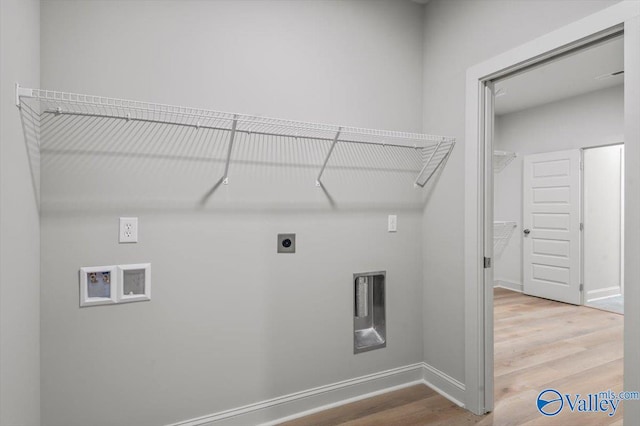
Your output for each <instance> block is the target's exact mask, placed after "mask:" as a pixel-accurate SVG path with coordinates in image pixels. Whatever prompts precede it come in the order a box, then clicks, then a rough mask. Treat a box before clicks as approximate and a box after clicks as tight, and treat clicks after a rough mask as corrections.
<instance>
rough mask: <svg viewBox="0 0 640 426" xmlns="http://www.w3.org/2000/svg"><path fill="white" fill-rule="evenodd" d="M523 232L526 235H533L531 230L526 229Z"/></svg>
mask: <svg viewBox="0 0 640 426" xmlns="http://www.w3.org/2000/svg"><path fill="white" fill-rule="evenodd" d="M522 232H524V235H529V234H530V233H531V230H530V229H525V230H524V231H522Z"/></svg>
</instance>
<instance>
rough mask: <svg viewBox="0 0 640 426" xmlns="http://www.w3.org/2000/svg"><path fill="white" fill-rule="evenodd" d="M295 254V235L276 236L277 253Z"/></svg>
mask: <svg viewBox="0 0 640 426" xmlns="http://www.w3.org/2000/svg"><path fill="white" fill-rule="evenodd" d="M295 252H296V234H278V253H295Z"/></svg>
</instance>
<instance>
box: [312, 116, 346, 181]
mask: <svg viewBox="0 0 640 426" xmlns="http://www.w3.org/2000/svg"><path fill="white" fill-rule="evenodd" d="M341 130H342V128H339V129H338V131H337V132H336V135H335V137H334V138H333V143H332V144H331V148H329V152H327V157H326V158H325V159H324V163H323V164H322V168H321V169H320V173H318V177H317V178H316V186H320V178H321V177H322V174H323V173H324V169H325V168H326V167H327V163H328V162H329V157H331V153H333V149H334V148H335V147H336V144H337V143H338V138H339V137H340V131H341Z"/></svg>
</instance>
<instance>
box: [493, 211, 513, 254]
mask: <svg viewBox="0 0 640 426" xmlns="http://www.w3.org/2000/svg"><path fill="white" fill-rule="evenodd" d="M517 226H518V224H517V222H511V221H499V220H496V221H494V222H493V250H494V252H496V254H497V255H499V254H502V251H503V250H504V248H505V247H506V245H507V243H508V242H509V239H510V238H511V235H513V231H514V230H515V229H516V227H517Z"/></svg>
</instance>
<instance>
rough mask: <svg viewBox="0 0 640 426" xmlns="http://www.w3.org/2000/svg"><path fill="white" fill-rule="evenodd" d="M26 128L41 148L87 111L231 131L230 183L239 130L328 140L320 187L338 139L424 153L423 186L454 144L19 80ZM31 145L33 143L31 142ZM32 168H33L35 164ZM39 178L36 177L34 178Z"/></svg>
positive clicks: (418, 180)
mask: <svg viewBox="0 0 640 426" xmlns="http://www.w3.org/2000/svg"><path fill="white" fill-rule="evenodd" d="M25 105H26V106H28V107H29V108H28V109H29V111H28V114H27V115H28V117H27V119H26V120H25V118H24V115H25V114H24V111H23V128H24V133H25V138H32V139H35V147H36V148H37V149H39V147H40V142H41V141H40V126H41V123H42V122H44V121H45V120H51V119H52V118H55V117H64V116H81V117H82V116H85V117H97V118H104V119H114V120H124V121H138V122H147V123H160V124H166V125H176V126H187V127H191V128H195V129H208V130H212V131H218V132H224V133H225V134H227V136H226V138H225V139H226V143H227V146H228V149H227V156H226V160H225V161H226V165H225V169H224V175H223V176H222V178H221V181H222V182H223V183H225V184H227V183H228V172H229V163H230V161H231V155H232V148H233V143H234V140H235V139H236V135H238V134H244V135H249V136H253V137H254V139H257V138H256V137H260V136H264V137H265V139H263V140H268V137H284V138H290V139H292V140H295V139H306V140H314V141H319V142H322V143H324V144H326V143H327V142H330V148H329V150H328V152H327V154H326V157H325V159H324V163H323V164H322V167H321V168H320V170H319V173H318V175H317V178H316V186H321V178H322V175H323V173H324V171H325V168H326V166H327V163H328V162H329V159H330V157H331V155H332V153H333V151H334V148H335V146H336V144H338V143H354V144H364V145H377V146H389V147H398V148H403V149H408V150H415V151H418V152H419V153H420V152H421V154H422V155H421V157H422V160H423V167H422V169H421V170H420V172H419V174H418V176H417V178H416V180H415V184H416V185H417V186H420V187H424V186H425V185H426V183H427V182H428V181H429V180H430V179H431V177H432V176H433V175H434V174H435V172H436V171H437V170H438V168H439V167H440V166H441V165H442V164H444V160H445V158H446V157H447V156H448V155H449V154H450V152H451V150H452V149H453V147H454V145H455V138H453V137H447V136H436V135H428V134H423V133H407V132H397V131H387V130H376V129H365V128H358V127H348V126H337V125H330V124H319V123H308V122H302V121H294V120H285V119H278V118H269V117H261V116H252V115H246V114H235V113H230V112H221V111H213V110H206V109H199V108H190V107H182V106H174V105H165V104H156V103H149V102H141V101H134V100H126V99H116V98H108V97H102V96H93V95H86V94H77V93H67V92H59V91H53V90H45V89H32V88H24V87H20V86H19V85H16V106H18V108H20V109H21V110H27V108H23V106H25ZM28 144H29V143H28ZM32 169H33V167H32ZM36 180H37V177H34V181H36Z"/></svg>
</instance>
